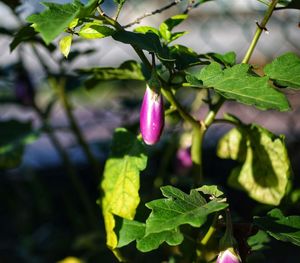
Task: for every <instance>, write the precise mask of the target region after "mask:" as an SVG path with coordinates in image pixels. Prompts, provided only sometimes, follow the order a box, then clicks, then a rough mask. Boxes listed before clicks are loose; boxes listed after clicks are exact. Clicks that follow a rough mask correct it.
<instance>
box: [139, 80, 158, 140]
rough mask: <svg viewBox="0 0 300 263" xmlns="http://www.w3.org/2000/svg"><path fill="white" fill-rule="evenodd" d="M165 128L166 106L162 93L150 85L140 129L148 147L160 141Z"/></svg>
mask: <svg viewBox="0 0 300 263" xmlns="http://www.w3.org/2000/svg"><path fill="white" fill-rule="evenodd" d="M163 127H164V104H163V98H162V95H161V93H158V92H156V91H154V90H153V89H151V88H150V87H149V86H148V85H147V88H146V92H145V95H144V98H143V103H142V107H141V111H140V129H141V133H142V138H143V140H144V142H145V143H146V144H148V145H152V144H155V143H157V142H158V141H159V138H160V135H161V133H162V130H163Z"/></svg>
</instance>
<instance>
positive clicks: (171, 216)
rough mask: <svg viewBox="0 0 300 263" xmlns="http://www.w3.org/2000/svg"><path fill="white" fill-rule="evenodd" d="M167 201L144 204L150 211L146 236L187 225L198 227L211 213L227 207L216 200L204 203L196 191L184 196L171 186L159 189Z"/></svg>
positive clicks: (160, 200) (159, 200)
mask: <svg viewBox="0 0 300 263" xmlns="http://www.w3.org/2000/svg"><path fill="white" fill-rule="evenodd" d="M161 191H162V193H163V195H164V196H165V197H167V199H158V200H154V201H151V202H149V203H147V204H146V206H147V207H148V208H150V209H151V210H152V212H151V214H150V216H149V217H148V219H147V220H146V235H149V234H151V233H159V232H161V231H168V230H172V229H176V228H177V227H179V226H180V225H183V224H189V225H191V226H193V227H200V226H201V225H203V224H204V223H205V222H206V219H207V216H208V215H209V214H211V213H214V212H217V211H220V210H223V209H225V208H226V207H227V206H228V205H227V204H225V203H222V202H218V201H216V200H213V201H210V202H209V203H206V201H205V199H204V198H203V197H202V196H201V195H200V193H199V192H197V191H196V190H191V192H190V194H189V195H188V194H186V193H184V192H182V191H180V190H179V189H177V188H175V187H172V186H164V187H161Z"/></svg>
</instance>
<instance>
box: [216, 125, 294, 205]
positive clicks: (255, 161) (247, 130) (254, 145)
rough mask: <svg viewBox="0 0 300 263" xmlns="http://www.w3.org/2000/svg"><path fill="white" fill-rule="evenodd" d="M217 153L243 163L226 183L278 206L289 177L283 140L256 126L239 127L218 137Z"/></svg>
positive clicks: (289, 168) (289, 167)
mask: <svg viewBox="0 0 300 263" xmlns="http://www.w3.org/2000/svg"><path fill="white" fill-rule="evenodd" d="M217 154H218V156H219V157H221V158H226V159H233V160H237V161H239V162H242V163H243V164H242V165H241V166H239V167H237V168H235V169H233V171H232V172H231V175H230V177H229V184H230V185H231V186H233V187H235V188H238V189H241V190H244V191H246V192H247V193H248V195H249V196H250V197H252V198H253V199H255V200H257V201H259V202H261V203H265V204H270V205H278V204H279V203H280V201H281V199H282V197H283V196H284V195H285V192H286V188H287V185H288V181H289V178H290V174H291V165H290V161H289V158H288V154H287V150H286V147H285V144H284V139H283V138H282V137H278V136H276V135H274V134H272V133H271V132H269V131H267V130H266V129H264V128H262V127H260V126H258V125H254V124H253V125H251V126H246V125H244V126H241V127H238V128H234V129H232V130H230V131H229V132H228V133H227V134H225V135H224V137H222V138H221V140H220V141H219V144H218V149H217Z"/></svg>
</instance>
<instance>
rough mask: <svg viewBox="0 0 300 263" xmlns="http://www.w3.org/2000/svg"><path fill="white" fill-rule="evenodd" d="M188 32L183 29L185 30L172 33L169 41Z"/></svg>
mask: <svg viewBox="0 0 300 263" xmlns="http://www.w3.org/2000/svg"><path fill="white" fill-rule="evenodd" d="M187 33H188V32H186V31H183V32H175V33H172V34H171V37H170V41H169V43H171V42H172V41H174V40H176V39H178V38H180V37H182V36H184V35H185V34H187Z"/></svg>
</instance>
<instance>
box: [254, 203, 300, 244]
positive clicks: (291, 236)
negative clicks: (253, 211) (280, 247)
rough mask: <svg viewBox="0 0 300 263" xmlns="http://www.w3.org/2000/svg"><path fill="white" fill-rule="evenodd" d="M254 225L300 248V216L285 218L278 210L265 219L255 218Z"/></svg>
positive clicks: (271, 212) (272, 211) (274, 210)
mask: <svg viewBox="0 0 300 263" xmlns="http://www.w3.org/2000/svg"><path fill="white" fill-rule="evenodd" d="M254 224H256V225H257V226H258V227H259V228H261V229H263V230H265V231H266V232H267V233H268V234H269V235H271V236H272V237H274V238H276V239H277V240H280V241H285V242H291V243H293V244H295V245H297V246H300V216H299V215H295V216H284V215H283V214H282V212H281V211H280V210H279V209H278V208H276V209H273V210H271V211H270V212H269V213H268V214H267V216H265V217H254Z"/></svg>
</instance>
